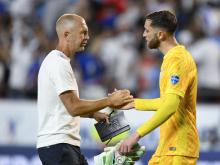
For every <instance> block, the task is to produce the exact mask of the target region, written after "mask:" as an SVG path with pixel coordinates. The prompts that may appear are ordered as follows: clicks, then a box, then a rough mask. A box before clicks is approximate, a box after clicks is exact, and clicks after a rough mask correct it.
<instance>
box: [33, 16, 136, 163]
mask: <svg viewBox="0 0 220 165" xmlns="http://www.w3.org/2000/svg"><path fill="white" fill-rule="evenodd" d="M56 31H57V35H58V39H59V42H58V45H57V47H56V49H55V50H52V51H51V52H50V53H49V54H48V55H47V57H46V58H45V59H44V61H43V63H42V65H41V68H40V71H39V74H38V100H37V104H38V121H39V123H38V137H37V148H38V153H39V156H40V159H41V161H42V163H43V164H44V165H87V164H88V163H87V161H86V160H85V158H84V156H83V155H82V154H81V151H80V135H79V130H80V117H90V118H94V119H96V120H97V121H100V120H108V115H107V114H105V113H101V112H98V111H99V110H101V109H103V108H105V107H108V106H109V107H112V108H116V107H119V106H123V105H125V104H128V103H130V102H132V101H133V96H131V95H130V92H129V91H128V90H119V91H115V92H114V93H112V94H110V95H109V96H108V97H106V98H103V99H100V100H83V99H80V98H79V92H78V86H77V82H76V79H75V75H74V72H73V70H72V68H71V65H70V60H71V58H72V57H73V56H74V54H75V53H76V52H79V51H83V50H84V49H85V46H86V45H87V42H88V40H89V34H88V27H87V25H86V22H85V20H84V19H83V18H82V17H80V16H78V15H76V14H64V15H62V16H61V17H60V18H59V19H58V20H57V22H56Z"/></svg>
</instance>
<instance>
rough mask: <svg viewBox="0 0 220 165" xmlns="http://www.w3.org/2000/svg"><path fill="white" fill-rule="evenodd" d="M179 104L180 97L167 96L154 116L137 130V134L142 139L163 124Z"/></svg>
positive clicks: (174, 95)
mask: <svg viewBox="0 0 220 165" xmlns="http://www.w3.org/2000/svg"><path fill="white" fill-rule="evenodd" d="M179 103H180V96H178V95H176V94H167V95H166V98H165V100H164V102H163V103H162V104H161V106H160V108H159V109H158V111H157V112H156V113H155V114H154V116H153V117H152V118H151V119H150V120H148V121H147V122H146V123H144V124H143V125H142V126H141V127H139V128H138V129H137V133H138V134H139V135H140V136H141V137H143V136H145V135H146V134H148V133H150V132H151V131H153V130H154V129H155V128H157V127H158V126H160V125H161V124H163V123H164V122H165V121H166V120H167V119H169V118H170V117H171V116H172V115H173V114H174V113H175V112H176V110H177V108H178V106H179Z"/></svg>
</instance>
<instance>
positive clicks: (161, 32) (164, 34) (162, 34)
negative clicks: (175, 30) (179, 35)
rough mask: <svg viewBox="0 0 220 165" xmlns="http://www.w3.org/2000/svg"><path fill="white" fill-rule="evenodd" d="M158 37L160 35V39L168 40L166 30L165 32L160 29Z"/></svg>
mask: <svg viewBox="0 0 220 165" xmlns="http://www.w3.org/2000/svg"><path fill="white" fill-rule="evenodd" d="M157 37H158V39H159V40H160V41H164V40H166V32H164V31H159V32H158V33H157Z"/></svg>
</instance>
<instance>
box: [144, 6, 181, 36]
mask: <svg viewBox="0 0 220 165" xmlns="http://www.w3.org/2000/svg"><path fill="white" fill-rule="evenodd" d="M146 19H149V20H151V21H152V22H151V26H154V27H160V28H163V29H165V30H166V31H167V32H169V33H171V34H173V33H174V32H175V30H176V27H177V20H176V16H175V15H174V14H172V13H171V12H170V11H166V10H163V11H157V12H153V13H151V14H149V15H147V16H146Z"/></svg>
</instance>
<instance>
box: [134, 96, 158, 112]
mask: <svg viewBox="0 0 220 165" xmlns="http://www.w3.org/2000/svg"><path fill="white" fill-rule="evenodd" d="M161 102H162V101H161V98H156V99H135V100H134V107H135V109H136V110H139V111H151V110H154V111H155V110H158V109H159V108H160V105H161Z"/></svg>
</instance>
